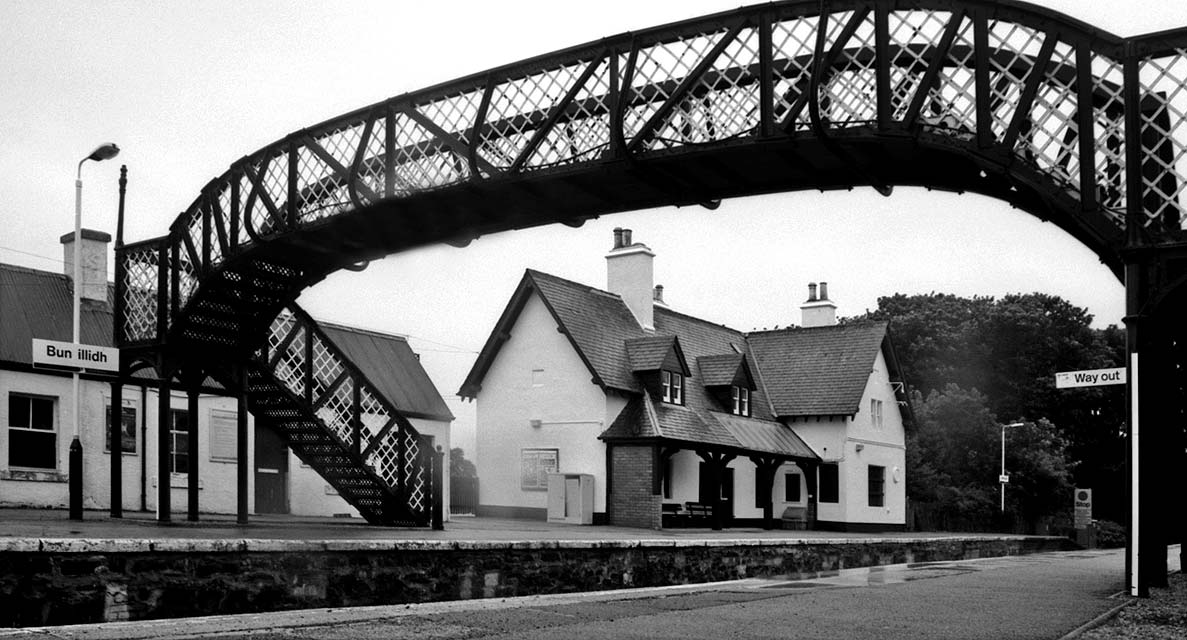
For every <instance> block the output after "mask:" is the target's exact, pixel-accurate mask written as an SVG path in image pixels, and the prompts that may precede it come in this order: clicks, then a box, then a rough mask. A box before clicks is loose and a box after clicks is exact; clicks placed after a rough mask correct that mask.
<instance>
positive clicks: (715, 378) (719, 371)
mask: <svg viewBox="0 0 1187 640" xmlns="http://www.w3.org/2000/svg"><path fill="white" fill-rule="evenodd" d="M697 369H699V370H700V372H701V384H703V385H705V386H706V387H729V386H734V385H736V384H737V385H739V386H745V387H747V388H749V389H753V388H754V379H753V375H752V374H751V373H750V368H749V366H747V364H746V356H744V355H742V354H740V353H727V354H725V355H719V356H701V357H699V358H697Z"/></svg>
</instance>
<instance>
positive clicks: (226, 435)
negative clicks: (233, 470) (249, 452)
mask: <svg viewBox="0 0 1187 640" xmlns="http://www.w3.org/2000/svg"><path fill="white" fill-rule="evenodd" d="M206 430H207V431H209V432H210V459H211V460H217V461H220V462H235V461H236V460H238V458H239V456H238V454H239V416H238V414H236V413H235V412H234V411H227V410H226V409H211V410H210V424H209V425H207V427H206Z"/></svg>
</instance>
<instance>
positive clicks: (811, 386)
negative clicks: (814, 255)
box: [747, 322, 887, 417]
mask: <svg viewBox="0 0 1187 640" xmlns="http://www.w3.org/2000/svg"><path fill="white" fill-rule="evenodd" d="M886 326H887V325H886V323H885V322H863V323H855V324H844V325H836V326H829V327H810V328H797V329H782V330H779V331H763V332H757V333H752V334H749V335H748V336H747V341H748V342H749V344H750V350H751V353H752V354H753V356H754V362H755V368H757V369H758V370H760V371H761V372H762V378H763V381H764V382H765V383H766V390H767V392H768V393H769V394H770V398H771V403H772V405H773V408H774V411H775V414H776V415H777V416H779V417H785V416H786V417H790V416H826V415H853V414H855V413H857V411H858V409H859V408H860V406H859V405H860V404H861V397H862V393H863V392H864V391H865V387H866V383H867V382H868V381H869V377H870V373H871V372H872V371H873V369H874V360H875V359H876V358H877V356H878V351H879V350H880V349H881V348H882V342H883V340H884V339H885V338H886Z"/></svg>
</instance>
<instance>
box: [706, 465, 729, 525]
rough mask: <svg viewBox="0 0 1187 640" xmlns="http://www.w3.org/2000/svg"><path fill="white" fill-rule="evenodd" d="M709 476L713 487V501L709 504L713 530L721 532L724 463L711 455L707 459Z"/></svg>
mask: <svg viewBox="0 0 1187 640" xmlns="http://www.w3.org/2000/svg"><path fill="white" fill-rule="evenodd" d="M709 460H710V462H709V475H710V477H712V478H713V480H712V482H711V484H712V485H713V499H712V500H711V501H710V502H709V504H711V505H713V518H712V521H713V530H714V531H721V529H722V526H721V520H722V517H721V516H722V513H721V480H722V476H724V475H725V463H724V462H722V459H721V458H720V457H718V456H715V455H712V456H710V458H709Z"/></svg>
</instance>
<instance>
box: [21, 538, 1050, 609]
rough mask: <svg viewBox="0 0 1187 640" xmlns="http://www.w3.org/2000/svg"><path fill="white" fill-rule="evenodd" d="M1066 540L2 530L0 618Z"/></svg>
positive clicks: (647, 580) (602, 584)
mask: <svg viewBox="0 0 1187 640" xmlns="http://www.w3.org/2000/svg"><path fill="white" fill-rule="evenodd" d="M1069 546H1070V542H1069V541H1067V540H1066V539H1063V538H1043V537H1021V536H1010V537H1000V538H996V537H995V538H985V537H980V538H915V539H904V538H887V539H876V540H874V539H867V540H852V539H849V540H839V539H838V540H810V541H799V540H797V541H784V540H629V541H623V540H616V541H563V542H438V541H424V542H416V541H398V542H395V541H393V542H376V541H327V542H308V541H268V540H160V541H152V540H134V541H127V540H125V541H120V540H115V541H112V540H33V539H7V540H0V626H8V627H12V626H35V625H60V624H73V623H85V622H103V621H112V620H142V619H150V618H171V617H182V616H198V615H211V614H230V613H249V612H262V611H278V610H287V609H305V608H318V607H342V606H361V605H378V604H398V603H411V602H429V601H436V600H457V599H468V598H490V597H507V596H521V595H535V594H546V593H564V592H577V591H594V590H601V589H617V588H624V587H648V586H662V585H672V584H685V583H696V582H711V581H717V580H729V579H734V578H745V577H755V576H768V575H769V576H779V575H793V574H799V573H804V572H815V571H830V570H837V569H844V568H853V567H863V566H873V565H886V564H897V563H904V562H928V561H938V560H960V559H971V558H979V557H993V556H1003V555H1017V554H1023V553H1033V552H1038V551H1054V550H1060V549H1065V548H1068V547H1069Z"/></svg>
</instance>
